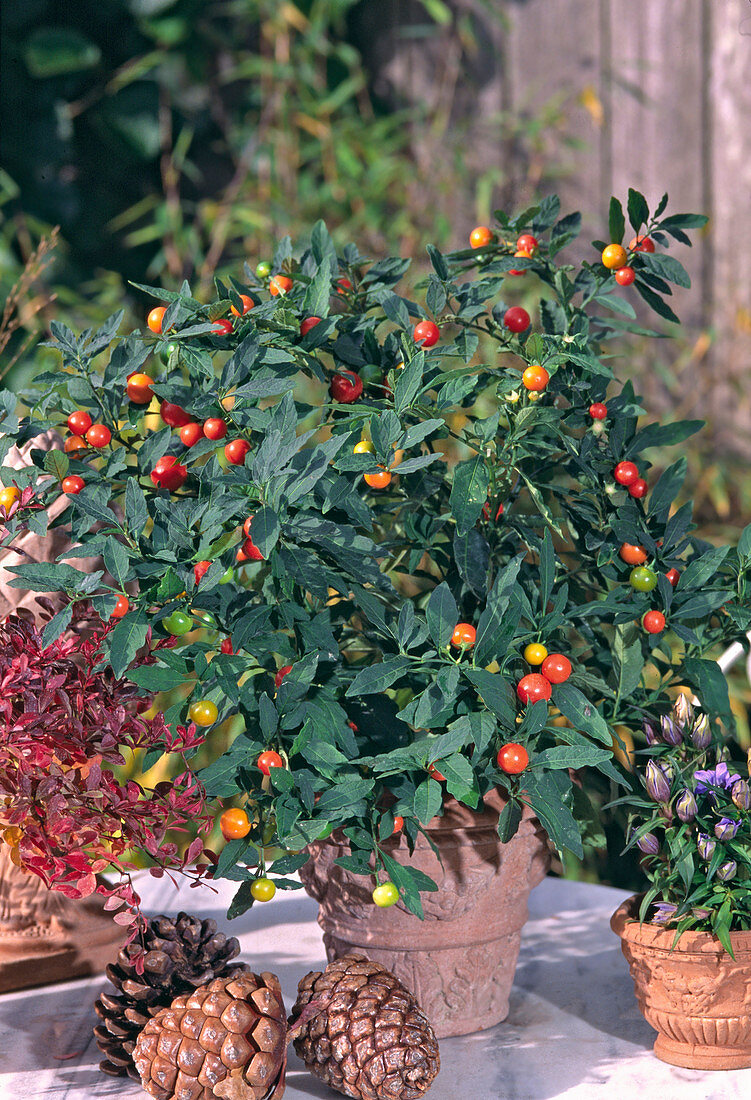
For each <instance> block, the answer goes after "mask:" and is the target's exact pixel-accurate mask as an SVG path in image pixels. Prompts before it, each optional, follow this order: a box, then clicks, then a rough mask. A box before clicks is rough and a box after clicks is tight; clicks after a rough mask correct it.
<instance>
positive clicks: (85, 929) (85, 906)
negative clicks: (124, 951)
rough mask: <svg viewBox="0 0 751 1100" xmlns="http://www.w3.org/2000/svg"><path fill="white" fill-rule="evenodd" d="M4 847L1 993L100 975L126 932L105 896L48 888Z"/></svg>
mask: <svg viewBox="0 0 751 1100" xmlns="http://www.w3.org/2000/svg"><path fill="white" fill-rule="evenodd" d="M7 851H8V848H7V845H5V844H3V843H2V842H0V993H9V992H10V991H11V990H14V989H26V988H28V987H29V986H34V985H46V984H47V983H48V982H59V981H64V980H66V979H70V978H82V977H85V976H87V975H89V974H99V973H103V971H104V968H105V966H106V965H107V963H109V962H112V961H113V959H115V958H116V956H117V952H118V951H119V949H120V947H121V946H122V943H123V940H124V939H125V935H126V933H125V931H124V929H123V928H121V927H120V925H118V924H115V922H114V920H113V919H112V914H111V913H106V912H105V911H104V909H103V908H102V905H103V901H104V899H103V898H100V897H99V895H94V896H92V897H90V898H84V899H82V900H80V901H74V900H73V899H71V898H66V897H64V896H63V895H62V894H60V893H58V892H57V891H55V890H48V889H47V887H46V886H45V885H44V883H43V882H42V880H41V879H40V878H38V877H37V876H36V875H32V874H26V873H25V872H24V871H21V870H19V868H18V867H16V866H15V864H13V863H11V861H10V858H9V856H8V855H7Z"/></svg>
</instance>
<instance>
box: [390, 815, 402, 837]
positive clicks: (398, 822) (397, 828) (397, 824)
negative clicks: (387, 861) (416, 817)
mask: <svg viewBox="0 0 751 1100" xmlns="http://www.w3.org/2000/svg"><path fill="white" fill-rule="evenodd" d="M403 828H404V818H403V817H402V815H401V814H394V828H393V830H392V832H391V835H392V836H395V835H396V833H400V832H401V831H402V829H403Z"/></svg>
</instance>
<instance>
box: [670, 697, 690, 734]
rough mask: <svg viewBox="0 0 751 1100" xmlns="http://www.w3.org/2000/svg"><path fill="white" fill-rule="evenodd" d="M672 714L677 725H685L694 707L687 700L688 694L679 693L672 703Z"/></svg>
mask: <svg viewBox="0 0 751 1100" xmlns="http://www.w3.org/2000/svg"><path fill="white" fill-rule="evenodd" d="M673 714H674V715H675V720H676V722H677V723H678V725H679V726H686V725H688V723H689V722H690V721H691V719H692V718H693V716H694V708H693V707H692V705H691V703H690V702H689V698H688V695H679V696H678V698H677V699H676V700H675V702H674V703H673Z"/></svg>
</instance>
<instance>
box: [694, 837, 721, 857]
mask: <svg viewBox="0 0 751 1100" xmlns="http://www.w3.org/2000/svg"><path fill="white" fill-rule="evenodd" d="M716 847H717V841H716V840H713V839H712V837H711V836H710V835H709V833H699V835H698V836H697V838H696V849H697V851H698V853H699V855H700V856H701V858H702V859H706V860H707V862H709V860H710V859H711V858H712V856H713V855H714V853H715V848H716Z"/></svg>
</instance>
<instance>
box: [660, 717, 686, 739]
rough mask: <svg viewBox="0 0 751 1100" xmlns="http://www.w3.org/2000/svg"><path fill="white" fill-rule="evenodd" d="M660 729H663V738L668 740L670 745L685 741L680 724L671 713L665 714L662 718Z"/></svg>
mask: <svg viewBox="0 0 751 1100" xmlns="http://www.w3.org/2000/svg"><path fill="white" fill-rule="evenodd" d="M660 729H661V731H662V739H663V741H666V742H667V744H668V745H674V746H675V745H680V744H681V742H682V741H683V734H682V733H681V729H680V726H678V725H677V724H676V723H675V722H674V721H673V719H672V718H671V717H670V715H669V714H663V716H662V718H661V719H660Z"/></svg>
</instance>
